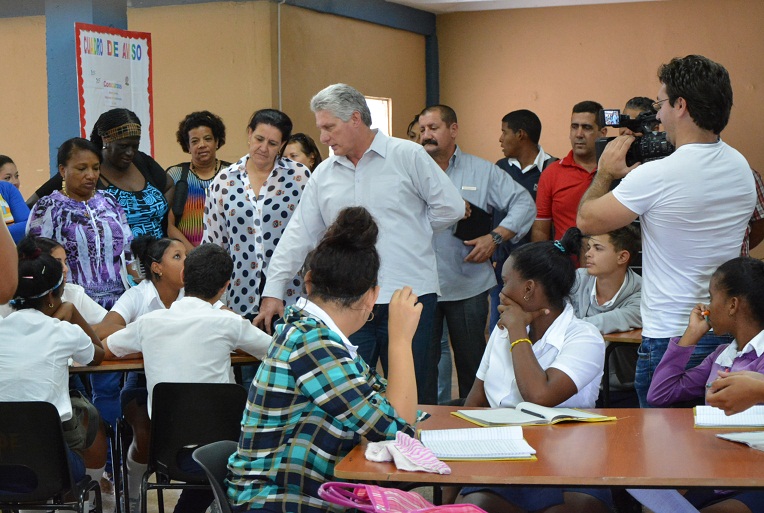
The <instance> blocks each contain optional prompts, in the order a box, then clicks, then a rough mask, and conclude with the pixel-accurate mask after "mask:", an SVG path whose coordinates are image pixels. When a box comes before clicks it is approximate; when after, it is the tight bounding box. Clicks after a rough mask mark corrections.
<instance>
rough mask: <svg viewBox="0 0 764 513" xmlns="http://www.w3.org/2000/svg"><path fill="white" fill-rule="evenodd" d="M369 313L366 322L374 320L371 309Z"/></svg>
mask: <svg viewBox="0 0 764 513" xmlns="http://www.w3.org/2000/svg"><path fill="white" fill-rule="evenodd" d="M369 314H370V315H369V318H368V319H366V322H371V321H373V320H374V312H373V311H371V312H369Z"/></svg>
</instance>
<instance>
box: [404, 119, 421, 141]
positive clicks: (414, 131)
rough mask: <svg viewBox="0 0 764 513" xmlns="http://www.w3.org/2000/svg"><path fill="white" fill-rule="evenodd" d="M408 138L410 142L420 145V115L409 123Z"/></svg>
mask: <svg viewBox="0 0 764 513" xmlns="http://www.w3.org/2000/svg"><path fill="white" fill-rule="evenodd" d="M406 136H407V137H408V138H409V141H414V142H415V143H417V144H419V141H420V139H421V136H422V134H421V133H420V131H419V114H416V115H415V116H414V119H413V120H412V121H411V123H409V126H408V128H406Z"/></svg>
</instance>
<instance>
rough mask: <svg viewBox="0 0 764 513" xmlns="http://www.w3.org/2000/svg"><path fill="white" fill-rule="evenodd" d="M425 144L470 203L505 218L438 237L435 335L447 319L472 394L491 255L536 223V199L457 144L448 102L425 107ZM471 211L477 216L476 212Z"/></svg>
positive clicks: (463, 383) (464, 387)
mask: <svg viewBox="0 0 764 513" xmlns="http://www.w3.org/2000/svg"><path fill="white" fill-rule="evenodd" d="M419 125H420V131H421V134H422V137H421V142H422V145H423V146H424V149H425V150H427V153H429V154H430V156H431V157H432V158H433V160H434V161H435V163H436V164H438V166H440V168H441V169H442V170H443V171H444V172H445V173H446V175H447V176H448V178H449V179H450V180H451V181H452V182H453V184H454V185H455V186H456V188H457V189H459V192H461V195H462V197H463V198H464V199H465V201H468V202H469V203H470V204H471V205H470V208H472V209H474V207H477V208H479V209H481V210H484V211H486V212H489V213H490V212H491V211H503V212H505V215H504V219H503V220H502V221H501V222H500V223H499V225H498V226H496V227H495V228H494V229H493V230H491V226H490V219H489V220H488V221H489V224H488V227H487V228H486V230H485V233H484V234H482V235H480V236H478V237H475V238H472V239H469V240H462V239H460V238H457V237H456V236H455V235H454V231H453V230H442V231H439V232H436V233H435V235H434V237H433V245H434V247H435V256H436V258H437V261H438V279H439V281H440V291H441V296H440V298H438V305H437V308H436V310H435V319H434V328H433V338H434V340H435V341H437V342H439V341H440V338H441V330H442V327H443V319H444V318H445V320H446V324H447V326H448V331H449V334H450V336H451V346H452V348H453V351H454V363H455V364H456V372H457V377H458V380H459V396H460V397H467V394H468V393H469V391H470V389H471V388H472V383H473V381H474V380H475V373H476V372H477V369H478V367H479V366H480V360H481V358H482V357H483V352H484V350H485V346H486V338H485V326H486V320H487V318H488V292H489V291H490V290H491V289H492V288H493V287H494V286H495V285H496V277H495V275H494V271H493V265H492V264H491V255H493V253H494V251H495V250H496V248H497V247H498V246H499V245H500V244H502V243H503V242H504V241H512V242H517V241H519V240H520V239H521V238H522V237H523V236H524V235H525V234H526V233H528V230H530V228H531V224H533V219H534V218H535V216H536V208H535V206H534V205H533V198H531V195H530V194H529V193H528V191H526V190H525V189H524V188H523V187H521V186H520V185H519V184H518V183H517V182H515V181H514V180H513V179H512V178H511V177H510V176H509V175H507V173H504V172H503V171H502V170H501V169H499V168H498V167H496V166H495V165H493V164H492V163H490V162H488V161H487V160H483V159H481V158H478V157H476V156H474V155H469V154H467V153H464V152H463V151H461V149H460V148H459V147H458V146H457V145H456V136H457V134H458V132H459V125H458V123H457V119H456V113H455V112H454V110H453V109H452V108H450V107H448V106H446V105H435V106H432V107H428V108H426V109H425V110H424V111H422V113H421V114H420V115H419ZM471 215H477V213H476V212H473V213H472V214H471Z"/></svg>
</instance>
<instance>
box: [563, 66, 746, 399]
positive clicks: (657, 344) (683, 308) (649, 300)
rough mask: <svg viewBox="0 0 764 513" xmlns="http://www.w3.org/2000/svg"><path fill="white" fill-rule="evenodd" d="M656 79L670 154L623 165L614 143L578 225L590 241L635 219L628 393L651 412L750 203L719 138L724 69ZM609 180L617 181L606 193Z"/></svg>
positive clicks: (626, 142) (740, 166)
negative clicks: (661, 373)
mask: <svg viewBox="0 0 764 513" xmlns="http://www.w3.org/2000/svg"><path fill="white" fill-rule="evenodd" d="M658 78H659V80H660V82H661V88H660V90H659V92H658V101H657V102H655V104H654V105H655V107H656V108H658V109H659V110H658V114H657V116H658V120H660V122H661V123H662V124H663V127H664V128H665V130H666V135H667V138H668V140H669V142H671V143H673V144H674V146H676V151H675V152H674V153H673V154H671V155H669V156H668V157H666V158H663V159H661V160H656V161H652V162H648V163H645V164H641V165H634V166H631V167H628V166H626V158H625V157H626V152H627V151H628V149H629V147H630V146H631V144H632V142H633V141H634V137H633V136H631V135H622V136H619V137H617V138H616V139H615V140H614V141H612V142H611V143H610V144H608V146H607V148H606V149H605V151H604V152H603V154H602V157H601V158H600V161H599V171H598V174H597V177H596V178H595V179H594V181H593V182H592V185H591V186H590V187H589V189H588V190H587V191H586V194H584V197H583V198H582V199H581V205H580V207H579V210H578V218H577V225H578V227H579V228H580V229H581V231H583V232H584V233H588V234H592V233H604V232H608V231H610V230H613V229H615V228H619V227H621V226H624V225H626V224H628V223H630V222H632V221H633V220H634V219H635V218H636V217H637V216H639V217H640V220H641V223H642V251H643V271H642V280H643V281H642V304H641V310H642V321H643V325H644V327H643V331H642V345H641V346H640V351H639V353H640V357H639V361H638V362H637V374H636V377H635V388H636V389H637V394H638V396H639V400H640V406H642V407H647V406H649V405H648V404H647V390H648V388H649V386H650V381H651V380H652V375H653V371H654V369H655V367H656V366H657V364H658V362H660V359H661V357H662V356H663V353H664V352H665V350H666V347H667V346H668V341H669V339H670V338H671V337H676V336H680V335H681V334H682V333H683V332H684V328H685V326H686V325H687V318H688V316H689V314H690V311H691V310H692V308H693V307H694V306H695V304H697V303H707V302H708V301H709V296H708V284H709V280H710V279H711V274H712V273H713V272H714V270H716V268H717V267H719V265H721V264H723V263H724V262H726V261H727V260H730V259H732V258H735V257H737V256H738V255H739V254H740V246H741V244H742V241H743V235H744V233H745V230H746V227H747V225H748V220H749V219H750V218H751V213H752V212H753V208H754V204H755V203H756V191H755V188H754V181H753V176H752V175H751V171H750V166H749V165H748V162H747V161H746V160H745V158H744V157H743V156H742V155H741V154H740V153H739V152H737V151H736V150H735V149H733V148H731V147H730V146H728V145H726V144H725V143H724V142H722V140H721V139H720V137H719V134H720V133H721V131H722V130H723V129H724V127H725V126H726V125H727V122H728V120H729V115H730V110H731V108H732V86H731V85H730V79H729V75H728V73H727V70H726V69H724V67H723V66H722V65H720V64H718V63H715V62H713V61H711V60H710V59H707V58H706V57H702V56H699V55H688V56H687V57H684V58H675V59H672V60H671V62H669V63H668V64H664V65H663V66H661V68H660V70H659V71H658ZM637 166H639V167H637ZM617 178H623V180H622V181H621V183H620V184H619V185H618V187H616V188H615V189H614V190H613V191H612V192H608V191H609V189H610V184H611V182H612V181H613V180H614V179H617ZM728 341H729V340H728V339H727V338H726V337H720V336H715V335H714V334H713V333H711V334H710V335H707V336H705V337H703V339H701V341H700V342H699V343H698V347H697V348H696V350H695V353H694V354H693V358H692V359H691V360H690V364H689V365H690V366H692V365H697V364H698V363H699V362H700V361H701V360H702V358H704V357H705V356H706V355H708V354H710V353H711V352H712V351H713V349H714V348H715V347H716V346H717V345H719V344H720V343H722V342H728Z"/></svg>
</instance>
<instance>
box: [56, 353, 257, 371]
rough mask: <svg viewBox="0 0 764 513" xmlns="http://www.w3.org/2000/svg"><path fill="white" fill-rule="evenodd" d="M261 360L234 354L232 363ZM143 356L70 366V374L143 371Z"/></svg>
mask: <svg viewBox="0 0 764 513" xmlns="http://www.w3.org/2000/svg"><path fill="white" fill-rule="evenodd" d="M258 361H259V360H258V359H257V358H255V357H254V356H247V355H240V354H237V355H232V356H231V365H247V364H250V363H257V362H258ZM142 370H143V358H123V359H119V360H104V361H102V362H101V363H100V364H98V365H93V366H84V367H69V374H92V373H100V372H127V371H142Z"/></svg>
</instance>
